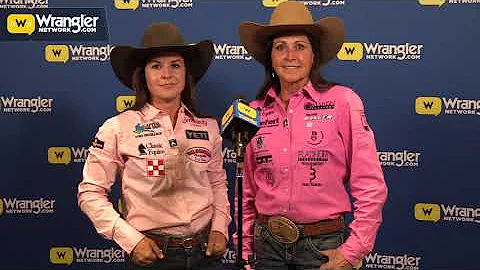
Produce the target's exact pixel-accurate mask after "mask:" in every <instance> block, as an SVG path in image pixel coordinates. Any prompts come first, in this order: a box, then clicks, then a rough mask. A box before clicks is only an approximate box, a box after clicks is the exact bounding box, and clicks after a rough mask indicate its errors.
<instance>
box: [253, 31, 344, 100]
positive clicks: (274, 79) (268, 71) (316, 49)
mask: <svg viewBox="0 0 480 270" xmlns="http://www.w3.org/2000/svg"><path fill="white" fill-rule="evenodd" d="M297 34H305V35H306V36H307V37H308V41H310V44H311V45H312V51H313V55H314V56H313V64H312V69H311V70H310V81H311V82H312V85H313V88H315V90H317V91H319V92H322V91H326V90H327V89H329V88H330V87H332V86H334V85H336V84H337V83H335V82H328V81H327V80H325V79H324V78H323V77H322V75H321V74H320V68H321V64H320V61H319V59H320V53H321V52H320V45H319V44H318V41H317V40H316V39H314V38H312V36H311V35H310V34H308V33H303V32H301V33H299V32H282V33H280V34H277V35H274V36H272V37H271V38H270V39H269V40H268V42H267V46H266V53H265V81H264V83H263V85H262V86H261V87H260V89H259V90H258V93H257V96H256V99H263V98H264V97H265V95H266V94H267V91H268V89H270V88H271V87H273V88H274V89H275V91H276V92H277V95H278V94H280V79H279V78H278V75H277V74H276V73H275V70H274V69H273V67H272V48H273V40H274V39H275V38H277V37H279V36H290V35H297Z"/></svg>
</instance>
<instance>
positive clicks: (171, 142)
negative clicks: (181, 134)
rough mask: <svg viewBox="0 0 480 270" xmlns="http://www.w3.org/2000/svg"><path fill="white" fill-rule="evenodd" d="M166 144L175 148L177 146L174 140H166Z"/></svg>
mask: <svg viewBox="0 0 480 270" xmlns="http://www.w3.org/2000/svg"><path fill="white" fill-rule="evenodd" d="M168 144H169V145H170V147H176V146H177V145H178V143H177V140H176V139H170V140H168Z"/></svg>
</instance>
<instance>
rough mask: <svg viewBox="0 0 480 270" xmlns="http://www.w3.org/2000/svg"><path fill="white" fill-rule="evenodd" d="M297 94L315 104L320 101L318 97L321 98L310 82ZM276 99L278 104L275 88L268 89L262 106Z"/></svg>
mask: <svg viewBox="0 0 480 270" xmlns="http://www.w3.org/2000/svg"><path fill="white" fill-rule="evenodd" d="M299 94H302V95H304V96H307V97H310V98H311V99H312V100H314V101H316V102H318V101H319V100H320V96H321V93H320V92H318V91H317V90H315V88H314V87H313V85H312V82H311V81H308V83H307V84H306V85H305V86H304V87H303V88H302V89H301V90H299ZM277 99H278V102H280V97H279V96H278V95H277V92H276V91H275V88H273V87H270V89H268V91H267V94H266V95H265V99H264V102H263V105H264V106H267V105H269V104H270V103H271V102H273V101H274V100H277Z"/></svg>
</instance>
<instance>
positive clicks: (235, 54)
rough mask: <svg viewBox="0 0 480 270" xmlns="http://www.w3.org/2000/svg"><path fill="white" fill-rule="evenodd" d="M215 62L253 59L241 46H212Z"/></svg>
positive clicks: (225, 44) (224, 44)
mask: <svg viewBox="0 0 480 270" xmlns="http://www.w3.org/2000/svg"><path fill="white" fill-rule="evenodd" d="M213 49H214V50H215V59H216V60H247V61H250V60H252V59H253V57H252V56H250V55H249V54H248V52H247V49H245V47H243V46H242V45H232V44H227V43H223V44H213Z"/></svg>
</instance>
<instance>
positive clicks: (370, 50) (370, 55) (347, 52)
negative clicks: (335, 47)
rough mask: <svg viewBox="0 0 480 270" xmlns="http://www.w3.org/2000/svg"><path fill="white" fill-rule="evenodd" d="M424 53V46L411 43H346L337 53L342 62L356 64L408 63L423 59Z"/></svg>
mask: <svg viewBox="0 0 480 270" xmlns="http://www.w3.org/2000/svg"><path fill="white" fill-rule="evenodd" d="M423 51H424V45H423V44H413V43H409V42H406V43H403V44H381V43H379V42H375V43H366V42H365V43H360V42H345V43H343V45H342V48H341V49H340V51H339V52H338V53H337V58H338V59H339V60H342V61H356V62H360V61H361V60H364V59H365V60H391V61H408V60H420V59H422V56H423V54H424V52H423Z"/></svg>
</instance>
